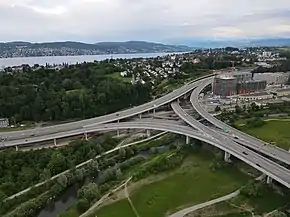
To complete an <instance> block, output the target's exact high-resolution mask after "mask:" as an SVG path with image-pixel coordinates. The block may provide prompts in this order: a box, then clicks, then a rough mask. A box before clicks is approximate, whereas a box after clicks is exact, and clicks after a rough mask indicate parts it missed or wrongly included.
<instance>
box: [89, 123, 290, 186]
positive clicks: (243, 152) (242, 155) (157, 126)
mask: <svg viewBox="0 0 290 217" xmlns="http://www.w3.org/2000/svg"><path fill="white" fill-rule="evenodd" d="M118 129H152V130H162V131H166V132H171V133H177V134H181V135H185V136H188V137H190V138H194V139H198V140H201V141H204V142H206V143H209V144H211V145H213V146H216V147H217V148H219V149H221V150H223V151H225V152H227V153H229V154H231V155H233V156H235V157H236V158H238V159H240V160H242V161H244V162H245V163H247V164H249V165H250V166H252V167H254V168H255V169H257V170H259V171H261V172H262V173H264V174H266V175H267V176H270V177H271V178H273V179H274V180H276V181H277V182H279V183H281V184H283V185H285V186H286V187H288V188H290V171H289V170H288V169H286V168H285V167H282V166H281V165H279V164H277V163H275V162H273V161H271V160H269V159H267V158H265V157H263V156H261V155H259V154H257V153H256V152H254V151H251V150H249V149H248V148H246V147H244V146H241V145H238V144H236V143H234V142H231V143H224V142H223V141H219V140H217V139H215V138H213V137H211V136H209V135H207V134H206V133H202V132H199V131H196V130H194V129H192V128H191V127H188V126H183V125H180V124H178V123H176V124H173V123H172V122H171V123H170V122H163V121H156V120H151V121H142V120H141V121H139V122H120V123H111V124H102V125H96V126H94V127H93V128H87V130H93V131H103V130H118Z"/></svg>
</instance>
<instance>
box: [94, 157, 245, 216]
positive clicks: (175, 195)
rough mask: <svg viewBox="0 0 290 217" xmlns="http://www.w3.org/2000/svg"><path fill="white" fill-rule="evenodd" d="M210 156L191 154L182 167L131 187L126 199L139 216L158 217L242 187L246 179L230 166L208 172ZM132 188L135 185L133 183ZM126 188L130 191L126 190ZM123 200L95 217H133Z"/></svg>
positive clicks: (210, 162) (210, 163)
mask: <svg viewBox="0 0 290 217" xmlns="http://www.w3.org/2000/svg"><path fill="white" fill-rule="evenodd" d="M212 160H213V155H212V154H210V153H204V152H201V153H192V154H191V155H190V156H188V157H187V159H186V160H185V162H184V163H183V165H182V166H181V167H180V168H178V169H177V170H175V171H172V172H170V173H165V174H163V177H162V178H161V179H160V176H159V177H158V178H157V179H156V181H152V177H151V182H150V183H147V184H146V182H144V181H143V183H145V184H143V185H140V186H138V187H135V188H134V189H133V190H132V191H130V198H131V200H132V202H133V204H134V206H135V208H136V210H137V212H138V213H139V215H140V217H147V216H150V217H161V216H165V215H166V213H169V212H174V211H176V210H179V209H182V208H184V207H187V206H190V205H194V204H198V203H202V202H205V201H208V200H210V199H214V198H217V197H220V196H223V195H226V194H228V193H231V192H233V191H235V190H237V189H238V188H240V187H242V186H243V185H244V184H246V183H247V182H248V180H249V176H247V175H245V174H243V173H242V172H240V171H238V170H237V169H236V168H234V167H228V166H226V167H224V168H222V169H218V170H216V171H213V170H212ZM134 185H136V184H134ZM129 189H130V188H129ZM127 206H128V203H127V200H126V199H123V200H120V201H117V202H115V203H112V204H110V205H107V206H104V207H101V208H100V209H99V210H98V211H97V213H96V214H97V216H98V217H120V216H126V217H134V216H135V214H134V212H132V210H130V209H129V210H128V209H127V208H126V207H127Z"/></svg>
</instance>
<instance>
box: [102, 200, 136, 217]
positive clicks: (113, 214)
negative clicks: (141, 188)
mask: <svg viewBox="0 0 290 217" xmlns="http://www.w3.org/2000/svg"><path fill="white" fill-rule="evenodd" d="M97 216H98V217H105V216H107V217H136V215H135V213H134V212H133V210H132V208H131V206H130V203H129V202H128V200H120V201H117V202H115V203H114V205H113V206H105V207H103V208H102V209H100V210H99V211H98V212H97Z"/></svg>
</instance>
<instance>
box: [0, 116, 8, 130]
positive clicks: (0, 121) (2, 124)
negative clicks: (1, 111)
mask: <svg viewBox="0 0 290 217" xmlns="http://www.w3.org/2000/svg"><path fill="white" fill-rule="evenodd" d="M8 126H9V120H8V118H0V128H6V127H8Z"/></svg>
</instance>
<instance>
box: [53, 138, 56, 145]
mask: <svg viewBox="0 0 290 217" xmlns="http://www.w3.org/2000/svg"><path fill="white" fill-rule="evenodd" d="M53 143H54V146H56V139H55V138H54V139H53Z"/></svg>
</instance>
